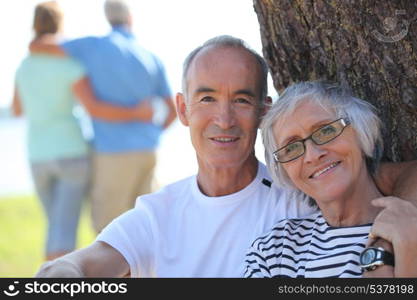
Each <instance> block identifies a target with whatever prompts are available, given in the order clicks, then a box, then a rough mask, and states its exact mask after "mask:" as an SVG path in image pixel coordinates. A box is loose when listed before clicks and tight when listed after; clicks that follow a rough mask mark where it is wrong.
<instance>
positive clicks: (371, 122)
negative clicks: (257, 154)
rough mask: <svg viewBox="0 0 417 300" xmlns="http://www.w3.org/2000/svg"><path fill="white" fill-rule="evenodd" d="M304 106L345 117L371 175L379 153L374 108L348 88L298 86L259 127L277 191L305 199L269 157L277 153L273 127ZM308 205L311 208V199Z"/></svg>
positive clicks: (289, 90) (286, 93)
mask: <svg viewBox="0 0 417 300" xmlns="http://www.w3.org/2000/svg"><path fill="white" fill-rule="evenodd" d="M305 102H313V103H314V104H316V105H317V106H318V107H321V108H323V109H325V110H327V111H330V112H334V113H335V118H342V117H347V118H348V119H349V120H350V122H351V126H352V128H353V129H354V130H355V132H356V136H357V139H358V141H359V145H360V147H361V149H362V152H363V153H364V155H365V160H366V164H367V168H368V171H369V172H370V174H374V173H375V171H376V169H377V167H378V164H379V161H380V159H381V156H382V150H383V142H382V135H381V120H380V119H379V118H378V116H377V114H376V109H375V107H374V106H373V105H372V104H370V103H368V102H366V101H364V100H361V99H359V98H356V97H354V96H352V94H351V92H350V90H349V89H348V88H344V87H341V86H340V85H337V84H334V83H326V82H318V81H315V82H300V83H297V84H294V85H292V86H290V87H288V88H287V89H286V90H285V91H284V93H283V94H282V95H281V96H280V97H279V98H278V100H277V101H275V103H274V104H273V105H272V107H271V109H270V110H269V111H268V113H267V114H266V115H265V117H264V118H263V121H262V123H261V129H262V139H263V143H264V146H265V160H266V163H267V166H268V169H269V171H270V174H271V176H272V178H273V180H274V182H275V184H276V185H277V186H278V187H280V188H284V189H287V190H288V191H289V192H290V193H292V194H293V196H295V197H297V198H298V199H300V198H303V199H308V198H309V197H308V196H307V195H305V194H304V193H303V192H301V191H299V190H298V189H297V188H296V187H295V186H294V184H293V183H292V181H291V179H290V178H289V177H288V175H287V173H286V172H285V170H284V168H283V167H282V164H280V163H276V162H275V161H274V157H273V155H272V153H273V152H274V151H276V150H277V145H276V143H275V137H274V126H275V124H276V123H277V122H285V118H286V117H288V116H289V115H291V113H293V112H294V110H295V109H296V108H297V107H299V106H300V105H301V104H303V103H305ZM278 126H279V125H278ZM310 204H314V201H311V199H310Z"/></svg>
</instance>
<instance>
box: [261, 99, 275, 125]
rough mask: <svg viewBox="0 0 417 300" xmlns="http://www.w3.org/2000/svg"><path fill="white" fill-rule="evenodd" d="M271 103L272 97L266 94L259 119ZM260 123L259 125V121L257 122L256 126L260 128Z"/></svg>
mask: <svg viewBox="0 0 417 300" xmlns="http://www.w3.org/2000/svg"><path fill="white" fill-rule="evenodd" d="M271 105H272V98H271V97H269V96H267V97H266V98H265V101H264V105H263V107H262V111H261V116H260V118H261V119H262V117H263V116H265V115H266V113H267V112H268V110H269V109H270V108H271ZM260 125H261V122H259V125H258V128H260V127H259V126H260Z"/></svg>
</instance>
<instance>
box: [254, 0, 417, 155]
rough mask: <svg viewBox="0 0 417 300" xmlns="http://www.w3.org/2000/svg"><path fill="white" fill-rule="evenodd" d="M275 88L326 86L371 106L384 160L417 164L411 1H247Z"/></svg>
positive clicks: (416, 19)
mask: <svg viewBox="0 0 417 300" xmlns="http://www.w3.org/2000/svg"><path fill="white" fill-rule="evenodd" d="M254 8H255V11H256V13H257V16H258V20H259V24H260V29H261V39H262V45H263V55H264V57H265V59H266V60H267V62H268V64H269V67H270V70H271V74H272V78H273V81H274V86H275V88H276V89H277V90H278V91H282V90H283V89H284V88H285V87H287V86H288V85H290V84H291V83H294V82H297V81H307V80H318V79H324V80H330V81H337V82H339V83H341V84H348V85H349V86H350V87H351V88H352V90H353V92H354V93H355V95H356V96H358V97H359V98H362V99H365V100H367V101H369V102H371V103H372V104H373V105H375V106H376V107H377V108H378V110H379V115H380V117H381V119H382V120H383V123H384V127H385V130H384V146H385V153H384V156H385V158H386V159H388V160H391V161H404V160H411V159H417V86H416V85H417V2H416V1H415V0H398V1H371V0H346V1H336V0H334V1H332V0H329V1H323V0H308V1H307V0H254Z"/></svg>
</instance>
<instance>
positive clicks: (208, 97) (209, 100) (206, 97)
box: [200, 96, 214, 102]
mask: <svg viewBox="0 0 417 300" xmlns="http://www.w3.org/2000/svg"><path fill="white" fill-rule="evenodd" d="M213 101H214V98H213V97H210V96H205V97H203V98H201V100H200V102H213Z"/></svg>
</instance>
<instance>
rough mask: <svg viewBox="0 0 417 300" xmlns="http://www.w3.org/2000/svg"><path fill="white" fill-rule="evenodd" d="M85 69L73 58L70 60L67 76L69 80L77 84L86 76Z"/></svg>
mask: <svg viewBox="0 0 417 300" xmlns="http://www.w3.org/2000/svg"><path fill="white" fill-rule="evenodd" d="M85 73H86V71H85V68H84V67H83V65H81V64H80V63H79V62H78V61H76V60H75V59H72V58H68V68H67V70H66V72H65V74H66V75H67V76H68V78H69V80H70V81H72V82H75V81H77V80H79V79H81V78H82V77H84V76H85Z"/></svg>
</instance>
